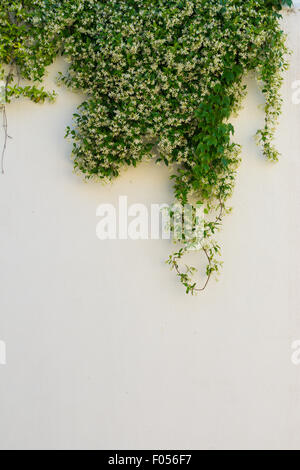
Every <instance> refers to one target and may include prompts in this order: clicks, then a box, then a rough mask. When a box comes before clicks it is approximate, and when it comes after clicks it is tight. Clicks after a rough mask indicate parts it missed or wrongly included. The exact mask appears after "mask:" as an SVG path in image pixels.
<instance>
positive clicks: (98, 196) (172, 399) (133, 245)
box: [0, 12, 300, 449]
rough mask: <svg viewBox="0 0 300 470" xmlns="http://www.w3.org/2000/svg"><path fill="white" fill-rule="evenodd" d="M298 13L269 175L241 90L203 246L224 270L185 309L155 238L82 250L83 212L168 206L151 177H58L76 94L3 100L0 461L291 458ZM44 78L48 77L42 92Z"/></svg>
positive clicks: (297, 372)
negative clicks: (269, 452) (220, 207)
mask: <svg viewBox="0 0 300 470" xmlns="http://www.w3.org/2000/svg"><path fill="white" fill-rule="evenodd" d="M299 26H300V13H299V12H298V13H295V14H294V13H293V14H289V15H286V17H285V28H286V31H287V32H288V33H289V40H290V43H291V46H292V48H293V50H294V55H293V57H292V65H291V68H290V70H289V72H288V74H287V78H286V81H285V85H284V88H283V94H284V113H283V116H282V119H281V125H280V129H279V132H278V138H277V145H278V147H279V149H280V150H281V152H282V154H283V156H282V158H281V160H280V162H279V163H278V164H277V165H273V164H270V163H267V162H265V161H264V160H263V159H262V157H261V155H260V151H259V149H258V148H257V147H256V144H255V142H254V140H253V135H254V134H255V132H256V130H257V128H258V127H259V126H260V125H261V124H262V123H263V113H262V112H261V111H259V110H257V105H258V104H259V103H260V102H262V97H261V95H260V94H259V93H258V92H257V89H256V85H255V83H254V81H253V80H249V96H248V98H247V101H246V103H245V109H244V110H243V111H242V112H241V115H240V117H239V118H238V119H237V120H236V126H237V134H236V139H237V140H238V141H239V142H240V143H242V144H243V163H242V165H241V168H240V171H239V176H238V181H237V186H236V191H235V194H234V197H233V201H232V204H233V206H234V212H233V214H232V215H231V216H229V217H228V218H227V219H226V221H225V224H224V229H223V231H222V234H221V242H222V246H223V259H224V262H225V264H224V269H223V272H222V275H221V278H220V282H218V283H214V282H212V283H211V284H210V285H209V287H208V290H207V291H206V292H205V293H204V294H202V295H201V296H198V297H195V298H192V297H188V296H186V295H185V293H184V291H183V289H182V288H181V286H180V285H179V284H178V281H177V279H176V277H175V275H174V274H173V273H171V272H170V271H169V270H168V268H167V267H166V266H165V264H164V261H165V259H166V257H167V255H168V253H169V252H170V250H171V249H172V245H171V244H170V243H169V242H168V241H139V242H138V241H136V242H133V241H110V242H100V241H99V240H98V239H97V238H96V234H95V229H96V223H97V218H96V208H97V206H98V205H99V204H100V203H103V202H108V203H117V201H118V197H119V195H128V198H129V202H142V203H145V204H147V205H149V204H151V203H153V202H171V201H172V187H171V183H170V182H169V180H168V172H167V170H166V169H164V168H161V167H156V166H155V165H154V164H148V165H147V164H143V165H141V166H140V167H139V168H137V169H130V170H129V171H128V172H127V173H125V174H124V175H123V176H122V177H121V178H120V179H119V180H118V181H116V182H115V183H114V184H113V185H112V186H109V187H108V186H107V187H103V186H101V185H99V184H86V183H84V182H82V180H81V179H80V178H79V177H78V176H75V175H74V174H73V173H72V163H71V161H70V159H69V154H70V148H71V145H70V144H69V143H67V142H66V141H65V140H64V131H65V127H66V126H67V125H68V124H69V123H70V122H71V116H72V113H73V112H74V111H75V108H76V106H77V105H78V104H79V103H80V102H81V97H80V96H76V95H73V94H71V93H70V92H68V91H65V90H63V89H60V90H59V98H58V100H57V103H56V104H55V105H44V106H37V105H34V104H30V103H24V102H20V103H15V104H12V105H10V107H9V109H8V119H9V132H10V134H11V135H12V136H13V140H12V141H11V142H10V144H9V148H8V152H7V157H6V174H5V175H4V176H1V178H0V266H1V269H0V285H1V295H0V312H1V313H0V340H2V341H5V343H6V354H7V365H6V366H0V421H1V426H0V447H1V448H2V449H16V448H22V449H23V448H25V449H28V448H35V449H39V448H51V449H53V448H56V449H59V448H71V449H78V448H99V449H101V448H102V449H103V448H106V449H111V448H119V449H127V448H133V449H134V448H181V449H192V448H194V449H230V448H234V449H239V448H243V449H247V448H271V449H277V448H281V449H282V448H286V449H287V448H297V449H300V438H299V426H300V365H299V366H298V367H297V366H295V365H293V364H292V362H291V354H292V350H291V344H292V342H293V341H294V340H297V339H300V309H299V300H300V292H299V282H300V271H299V261H300V254H299V237H300V224H299V197H300V185H299V177H300V159H299V134H300V105H298V106H297V105H293V104H292V101H291V100H292V90H291V84H292V82H294V81H295V80H300V67H299V59H300V28H299ZM58 67H59V64H56V65H55V66H54V67H52V68H51V71H50V76H49V80H48V82H47V83H48V86H49V87H51V86H53V77H54V76H55V73H56V71H57V69H58Z"/></svg>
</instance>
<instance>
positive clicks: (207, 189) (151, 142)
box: [0, 0, 292, 294]
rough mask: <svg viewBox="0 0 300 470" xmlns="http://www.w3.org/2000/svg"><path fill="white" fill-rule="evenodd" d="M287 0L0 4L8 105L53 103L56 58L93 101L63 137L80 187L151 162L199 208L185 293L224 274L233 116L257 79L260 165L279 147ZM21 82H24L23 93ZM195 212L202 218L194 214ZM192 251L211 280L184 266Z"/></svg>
mask: <svg viewBox="0 0 300 470" xmlns="http://www.w3.org/2000/svg"><path fill="white" fill-rule="evenodd" d="M283 5H287V6H292V2H291V1H289V0H285V1H280V0H248V1H245V0H123V1H122V0H106V1H97V0H63V1H58V0H31V1H30V0H23V1H17V0H16V1H12V0H1V5H0V37H1V44H0V63H1V64H2V70H1V76H0V81H2V91H1V93H0V96H1V107H2V110H3V113H4V116H5V122H4V124H5V126H4V127H5V136H6V139H7V137H8V134H7V123H6V115H5V107H6V105H7V103H9V102H10V101H11V100H12V99H15V98H20V97H27V98H30V99H31V100H33V101H34V102H43V101H45V100H46V99H48V100H53V99H54V98H55V96H54V94H53V93H52V92H48V91H45V90H44V88H43V87H42V86H41V82H42V80H43V77H44V76H45V73H46V68H47V66H48V65H49V64H51V63H52V62H53V61H54V59H55V58H56V57H57V55H60V54H61V55H63V56H64V57H65V59H66V61H67V62H68V63H69V68H68V71H67V73H66V74H60V76H59V81H60V82H61V83H62V84H64V85H66V86H67V87H70V88H72V89H73V90H80V91H81V92H83V93H84V94H85V96H86V99H85V101H84V102H83V103H82V104H81V105H80V107H79V109H78V111H77V113H76V114H75V115H74V121H75V122H74V126H73V127H71V126H70V127H69V128H68V129H67V136H68V137H70V138H71V139H72V140H73V158H74V165H75V168H76V170H77V171H78V172H80V173H82V174H83V175H84V176H85V178H87V179H89V178H93V179H99V180H102V181H111V180H112V179H114V178H116V177H117V176H118V175H119V174H120V172H121V170H122V168H124V167H128V166H134V167H135V166H136V165H137V164H138V163H139V162H141V161H142V160H144V159H146V158H155V159H156V161H157V162H158V163H161V164H165V165H167V166H168V167H170V169H171V172H172V174H171V178H172V180H173V184H174V192H175V198H176V200H177V201H178V202H179V203H180V204H182V205H186V204H191V205H192V206H193V207H194V208H196V206H197V207H199V206H201V207H202V208H203V211H204V213H205V221H204V227H203V231H202V235H201V238H199V233H198V231H197V229H196V225H197V224H196V222H197V220H196V219H197V217H196V215H194V216H193V224H194V230H193V231H192V235H191V237H189V239H186V238H185V237H183V238H182V239H181V240H180V243H181V247H180V248H179V249H178V251H177V252H175V253H174V254H172V255H171V256H170V258H169V260H168V263H169V264H170V266H171V268H172V269H174V270H175V272H176V273H177V275H178V276H179V278H180V280H181V282H182V283H183V284H184V286H185V288H186V291H187V292H188V293H191V294H194V293H196V292H197V291H200V290H203V289H204V288H205V287H206V285H207V283H208V281H209V279H210V278H211V276H212V275H213V274H217V273H218V271H219V268H220V247H219V245H218V244H217V242H216V241H215V234H216V232H217V230H218V229H219V228H220V226H221V224H222V220H223V217H224V215H225V214H226V213H228V212H229V210H230V208H229V207H228V205H227V204H228V199H229V198H230V196H231V194H232V191H233V187H234V182H235V176H236V170H237V167H238V165H239V162H240V147H239V145H238V144H237V143H235V142H233V140H232V139H233V134H234V128H233V126H232V124H231V123H230V117H231V116H232V115H233V113H235V112H236V111H238V110H239V108H240V106H241V103H242V100H243V98H244V96H245V94H246V86H245V84H244V81H243V79H244V77H245V76H246V74H247V73H248V72H250V71H252V72H255V74H256V77H257V80H258V83H259V84H260V86H261V89H262V92H263V94H264V96H265V125H264V127H263V129H261V130H259V131H258V132H257V139H258V141H259V143H260V144H261V145H262V151H263V154H264V156H265V157H266V158H267V159H268V160H271V161H276V160H277V159H278V152H277V150H276V149H275V148H274V146H273V144H272V142H273V138H274V132H275V127H276V122H277V119H278V116H279V114H280V111H281V97H280V87H281V84H282V72H283V71H284V70H285V69H286V68H287V62H286V58H285V57H286V53H287V49H286V45H285V36H284V34H283V31H282V29H281V26H280V19H281V14H280V10H281V9H282V6H283ZM24 80H26V81H28V84H26V85H24ZM195 213H196V211H195ZM191 246H193V248H195V246H197V249H198V251H202V252H203V253H204V255H205V260H206V262H205V264H206V268H205V269H206V281H205V284H204V286H201V285H200V286H198V284H197V283H196V281H195V273H196V269H195V268H194V267H186V268H184V269H183V268H182V267H181V265H182V263H183V258H184V257H185V255H186V254H188V252H189V251H190V249H191Z"/></svg>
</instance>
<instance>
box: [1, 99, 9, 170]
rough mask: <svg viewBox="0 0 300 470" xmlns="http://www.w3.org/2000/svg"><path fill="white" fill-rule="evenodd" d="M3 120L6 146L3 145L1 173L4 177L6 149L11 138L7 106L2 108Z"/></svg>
mask: <svg viewBox="0 0 300 470" xmlns="http://www.w3.org/2000/svg"><path fill="white" fill-rule="evenodd" d="M2 119H3V129H4V144H3V149H2V156H1V173H2V175H4V157H5V151H6V147H7V140H8V138H9V135H8V125H7V115H6V108H5V106H3V107H2Z"/></svg>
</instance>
